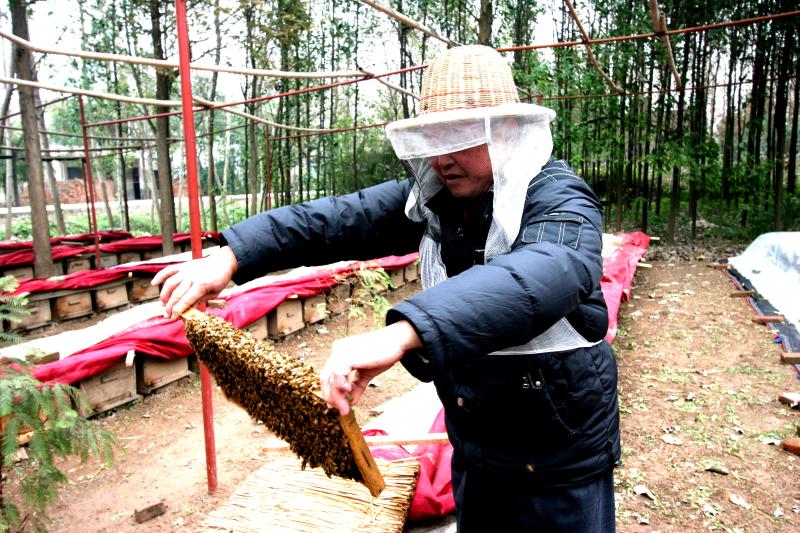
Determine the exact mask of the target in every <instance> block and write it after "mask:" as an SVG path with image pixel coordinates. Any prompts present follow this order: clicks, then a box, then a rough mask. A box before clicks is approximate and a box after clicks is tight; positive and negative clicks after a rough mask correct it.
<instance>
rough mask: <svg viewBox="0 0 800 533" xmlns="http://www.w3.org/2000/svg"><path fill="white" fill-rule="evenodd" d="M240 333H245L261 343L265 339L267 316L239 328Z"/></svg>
mask: <svg viewBox="0 0 800 533" xmlns="http://www.w3.org/2000/svg"><path fill="white" fill-rule="evenodd" d="M241 330H242V331H246V332H247V333H249V334H250V335H252V336H253V337H255V338H256V339H258V340H260V341H263V340H264V339H266V338H267V316H266V315H264V316H262V317H260V318H257V319H256V320H254V321H253V322H250V323H249V324H248V325H246V326H244V327H243V328H241Z"/></svg>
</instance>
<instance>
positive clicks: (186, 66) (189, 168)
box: [175, 0, 217, 494]
mask: <svg viewBox="0 0 800 533" xmlns="http://www.w3.org/2000/svg"><path fill="white" fill-rule="evenodd" d="M175 20H176V22H177V27H178V28H177V29H178V60H179V65H180V67H179V68H180V78H181V102H182V110H183V137H184V151H183V153H184V155H185V157H186V178H187V185H188V189H189V228H190V232H191V238H192V258H193V259H198V258H200V257H202V256H203V243H202V241H201V238H200V195H199V194H198V179H197V145H196V143H195V134H194V111H193V109H192V74H191V69H190V62H191V57H190V53H189V25H188V23H187V21H186V0H175ZM211 393H212V388H211V375H210V374H209V373H208V369H207V368H206V366H205V365H204V364H203V363H202V362H201V363H200V396H201V399H202V405H203V435H204V437H205V446H206V476H207V478H208V492H209V494H214V493H215V492H216V491H217V452H216V445H215V441H214V411H213V408H212V395H211Z"/></svg>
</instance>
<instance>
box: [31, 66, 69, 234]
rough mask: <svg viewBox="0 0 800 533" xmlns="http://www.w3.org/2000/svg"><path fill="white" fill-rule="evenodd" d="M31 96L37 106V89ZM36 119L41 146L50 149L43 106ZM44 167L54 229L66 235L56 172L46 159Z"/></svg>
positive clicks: (38, 100)
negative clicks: (50, 199) (53, 215)
mask: <svg viewBox="0 0 800 533" xmlns="http://www.w3.org/2000/svg"><path fill="white" fill-rule="evenodd" d="M33 76H34V81H37V80H36V71H34V72H33ZM33 98H34V102H35V104H36V105H37V106H38V105H40V104H41V103H42V102H41V97H40V96H39V89H37V88H34V89H33ZM36 120H37V121H38V124H39V131H40V133H41V137H40V140H41V147H42V150H43V151H44V152H47V151H48V150H49V149H50V143H49V142H48V139H47V134H46V133H43V132H44V131H45V130H47V126H46V125H45V120H44V108H43V107H40V108H39V109H38V110H37V112H36ZM44 169H45V173H46V176H47V186H48V187H49V188H50V196H51V197H52V202H53V213H54V214H55V216H56V229H57V231H58V234H59V235H66V234H67V227H66V225H64V213H63V212H62V211H61V196H60V195H59V193H58V183H56V174H55V172H54V171H53V163H52V161H47V162H45V163H44Z"/></svg>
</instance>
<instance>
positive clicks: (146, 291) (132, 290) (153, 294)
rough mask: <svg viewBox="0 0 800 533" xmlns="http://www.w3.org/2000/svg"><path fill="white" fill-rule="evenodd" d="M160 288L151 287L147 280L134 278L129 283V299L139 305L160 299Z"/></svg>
mask: <svg viewBox="0 0 800 533" xmlns="http://www.w3.org/2000/svg"><path fill="white" fill-rule="evenodd" d="M158 293H159V288H158V286H156V285H151V284H150V280H149V279H147V278H133V279H131V280H129V281H128V298H129V299H130V301H131V302H135V303H139V302H146V301H148V300H155V299H156V298H158Z"/></svg>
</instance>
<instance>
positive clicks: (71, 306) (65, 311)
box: [53, 291, 92, 320]
mask: <svg viewBox="0 0 800 533" xmlns="http://www.w3.org/2000/svg"><path fill="white" fill-rule="evenodd" d="M91 314H92V293H91V292H90V291H80V292H71V293H69V294H65V295H63V296H58V297H57V298H54V299H53V316H54V317H55V318H56V320H67V319H70V318H78V317H81V316H86V315H91Z"/></svg>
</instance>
